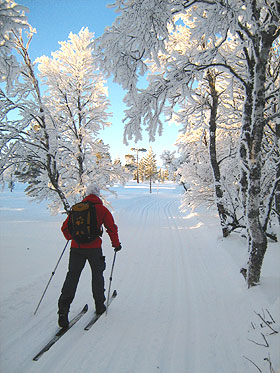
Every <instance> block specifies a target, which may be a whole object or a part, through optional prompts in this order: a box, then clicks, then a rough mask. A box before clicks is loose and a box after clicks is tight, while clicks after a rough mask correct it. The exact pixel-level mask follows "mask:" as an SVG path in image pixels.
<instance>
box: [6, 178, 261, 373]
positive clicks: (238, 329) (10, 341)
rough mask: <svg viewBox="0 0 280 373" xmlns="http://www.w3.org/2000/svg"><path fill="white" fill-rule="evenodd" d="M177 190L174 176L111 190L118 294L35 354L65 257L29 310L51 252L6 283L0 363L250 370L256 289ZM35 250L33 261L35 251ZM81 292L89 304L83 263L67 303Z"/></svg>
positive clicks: (34, 367)
mask: <svg viewBox="0 0 280 373" xmlns="http://www.w3.org/2000/svg"><path fill="white" fill-rule="evenodd" d="M178 194H179V188H178V187H175V186H173V185H168V184H167V185H163V186H162V185H159V186H158V187H157V188H154V191H153V193H152V194H149V193H148V189H146V188H145V187H143V186H142V189H141V187H137V188H136V185H135V184H131V185H130V186H128V187H126V188H122V189H121V191H120V197H119V199H118V200H115V199H112V204H113V206H114V210H115V211H114V217H115V220H116V223H117V224H118V226H119V231H120V238H121V242H122V245H123V250H122V251H121V252H119V253H118V255H117V260H116V266H115V271H114V275H113V288H116V289H117V290H118V296H117V298H116V299H115V300H114V302H113V303H112V305H111V308H110V309H109V312H108V316H107V317H105V316H103V317H102V318H101V319H100V320H99V321H98V323H97V324H96V325H95V326H94V327H93V328H92V329H91V330H90V331H88V332H85V331H84V330H83V327H84V326H85V325H86V323H87V321H88V320H89V318H90V314H89V313H90V311H89V312H88V314H86V315H85V316H84V317H83V318H82V319H81V320H80V321H79V323H78V324H77V325H76V326H75V327H74V328H73V329H71V330H70V331H69V332H68V333H67V334H66V335H65V336H64V337H63V338H62V339H61V340H60V341H59V342H58V343H57V344H56V345H55V346H53V347H52V348H51V349H50V350H49V351H48V352H47V353H46V354H45V355H44V356H43V357H42V358H41V359H40V360H39V361H38V362H33V361H32V357H33V356H34V355H35V354H36V353H37V352H38V350H39V349H40V348H41V347H42V346H43V345H44V344H45V343H46V342H47V341H48V338H49V337H50V336H51V335H52V334H53V332H54V330H55V325H56V301H57V297H58V295H59V290H60V287H61V285H62V282H63V279H64V276H65V273H66V267H67V259H68V258H67V257H65V258H64V260H63V263H62V264H61V267H60V269H59V272H58V274H57V275H56V277H55V279H54V280H53V283H52V285H51V287H50V289H49V290H48V295H47V299H45V300H44V302H43V304H42V305H41V309H40V310H39V312H38V314H37V315H36V316H32V311H33V310H34V308H35V306H36V300H37V299H39V296H40V292H42V290H43V288H44V286H45V284H46V281H47V279H48V275H47V274H48V273H51V270H52V264H53V262H54V261H51V260H50V259H49V260H48V261H47V262H46V263H44V267H46V268H44V269H45V271H43V272H44V273H42V270H39V269H38V268H34V272H33V275H32V276H31V277H30V278H29V277H27V279H26V280H25V282H24V283H22V284H21V285H19V286H18V287H15V289H12V291H11V294H10V296H9V297H6V298H5V299H4V302H3V304H2V307H1V308H2V310H1V320H0V322H1V324H0V327H1V335H3V336H4V338H2V343H1V345H2V346H1V362H0V364H1V365H0V367H1V369H0V370H1V372H5V373H10V372H11V373H14V372H23V373H24V372H28V373H29V372H40V373H41V372H46V373H47V372H48V373H49V372H69V373H71V372H73V373H74V372H82V373H83V372H96V373H107V372H114V373H132V372H135V373H153V372H165V373H173V372H174V373H206V372H207V373H225V372H226V373H243V372H244V373H245V372H246V373H247V372H254V371H255V368H254V366H253V365H252V364H250V363H249V362H248V361H247V360H245V359H244V357H243V355H246V349H247V348H248V341H247V339H246V331H247V329H248V328H249V323H250V317H251V316H252V315H253V312H254V310H258V309H257V308H258V307H259V304H260V300H259V296H261V297H262V294H258V297H255V296H254V293H253V292H251V296H250V297H248V291H247V290H246V288H245V284H244V281H242V278H241V276H240V275H239V267H238V265H237V264H236V263H235V262H234V261H233V259H232V256H231V255H230V254H229V253H228V252H227V251H226V250H225V248H224V247H223V245H222V244H223V240H222V237H221V236H220V233H219V226H218V225H217V218H216V216H215V214H214V213H212V214H211V213H200V214H198V213H191V212H190V213H189V214H184V215H183V214H182V213H181V212H180V211H179V208H178V207H179V204H180V200H179V198H178ZM59 225H60V222H57V230H59ZM49 228H50V227H49ZM53 228H54V227H53V225H52V228H50V229H52V231H53V232H54V229H53ZM103 242H104V244H103V248H104V253H105V254H106V257H107V270H106V272H105V277H106V280H107V279H108V277H109V274H110V269H111V268H110V267H111V263H112V257H113V250H111V248H110V244H109V240H108V238H107V237H104V241H103ZM237 242H238V241H237ZM60 243H61V244H62V243H63V241H59V244H60ZM61 244H60V246H61V247H63V245H61ZM56 255H57V252H56ZM50 256H51V257H52V255H50ZM44 258H45V257H44ZM53 258H55V255H53ZM37 260H38V264H39V263H40V260H42V258H38V259H37ZM41 264H42V263H41ZM34 265H35V264H34ZM41 269H42V268H41ZM263 299H264V302H265V301H266V300H265V297H264V296H263ZM86 302H87V303H88V304H89V306H90V310H91V312H92V301H91V297H90V272H89V269H88V268H86V269H85V271H84V272H83V274H82V278H81V280H80V284H79V288H78V291H77V296H76V298H75V301H74V303H73V306H72V313H73V314H74V313H75V312H77V311H78V310H79V309H80V308H81V307H82V306H83V304H84V303H86ZM264 306H265V305H264ZM32 307H33V309H32ZM239 307H242V312H239V310H238V309H239Z"/></svg>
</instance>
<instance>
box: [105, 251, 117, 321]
mask: <svg viewBox="0 0 280 373" xmlns="http://www.w3.org/2000/svg"><path fill="white" fill-rule="evenodd" d="M116 255H117V252H116V251H115V254H114V259H113V264H112V269H111V275H110V283H109V290H108V295H107V306H106V316H107V313H108V307H109V299H110V292H111V284H112V279H113V270H114V266H115V261H116Z"/></svg>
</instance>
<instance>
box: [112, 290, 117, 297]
mask: <svg viewBox="0 0 280 373" xmlns="http://www.w3.org/2000/svg"><path fill="white" fill-rule="evenodd" d="M117 295H118V293H117V290H114V291H113V294H112V297H113V298H115V297H116V296H117Z"/></svg>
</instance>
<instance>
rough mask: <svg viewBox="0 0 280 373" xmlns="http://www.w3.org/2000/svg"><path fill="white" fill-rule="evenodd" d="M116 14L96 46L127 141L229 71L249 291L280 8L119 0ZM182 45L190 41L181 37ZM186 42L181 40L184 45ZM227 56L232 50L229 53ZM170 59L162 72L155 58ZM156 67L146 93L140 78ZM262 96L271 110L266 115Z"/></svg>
mask: <svg viewBox="0 0 280 373" xmlns="http://www.w3.org/2000/svg"><path fill="white" fill-rule="evenodd" d="M114 6H115V7H116V9H117V11H118V12H119V13H120V15H119V16H118V17H117V19H116V21H115V22H114V24H113V25H112V27H110V28H107V29H106V30H105V33H104V34H103V36H102V37H101V38H100V39H99V41H98V52H99V56H101V62H100V65H102V67H103V68H104V70H105V71H106V72H107V73H108V74H113V75H114V79H115V81H116V82H118V83H120V84H121V85H122V86H123V88H125V89H126V90H127V91H128V93H127V95H126V97H125V102H126V104H127V105H128V110H127V111H126V118H125V119H126V126H125V138H128V139H129V138H131V137H134V138H135V139H136V140H138V139H141V130H142V127H143V126H147V129H148V131H149V135H150V139H152V140H153V139H154V138H155V135H156V134H157V133H159V134H161V132H162V122H161V117H160V114H161V113H162V112H163V109H164V108H166V107H168V106H169V111H170V109H171V110H173V109H175V108H176V107H177V104H179V103H180V102H181V101H182V100H184V99H185V97H186V96H188V95H190V93H191V92H192V91H193V88H194V85H193V83H194V82H195V81H201V79H204V78H205V76H207V72H208V71H209V69H216V70H217V71H218V72H223V73H224V72H226V73H227V74H230V76H231V77H232V80H235V81H236V82H238V84H240V86H241V88H242V90H243V97H244V104H243V115H242V126H241V135H240V147H239V155H240V160H241V170H240V172H241V176H240V193H241V197H242V204H243V208H244V217H245V223H246V227H247V233H248V245H249V252H250V257H249V263H248V276H247V283H248V286H249V287H250V286H253V285H255V284H257V283H258V282H259V279H260V272H261V266H262V262H263V258H264V255H265V251H266V247H267V239H266V234H265V229H264V224H263V221H262V219H261V204H262V201H261V192H260V191H261V179H262V170H263V169H262V166H263V162H262V147H263V141H264V129H265V126H266V124H267V123H269V122H271V121H275V120H276V119H277V118H279V89H278V90H277V89H276V90H273V89H272V85H271V84H272V79H271V78H270V76H269V75H268V73H267V70H268V65H269V61H270V58H271V51H272V49H273V45H274V43H275V42H276V41H277V38H279V34H280V29H279V19H280V4H279V2H278V1H275V0H268V1H267V0H260V1H256V0H250V1H249V0H245V1H244V0H227V1H224V0H213V1H209V0H187V1H186V0H171V1H169V0H165V1H162V0H136V1H133V2H131V1H130V0H117V1H116V2H115V4H114ZM182 19H183V22H184V23H185V24H187V30H186V32H188V33H189V34H190V39H191V40H192V48H191V49H190V48H183V49H182V52H179V51H178V50H176V49H175V50H174V52H172V53H167V52H168V51H167V44H168V42H169V40H170V39H171V36H172V35H173V34H174V33H176V32H177V30H178V28H179V27H181V20H182ZM186 40H187V42H188V40H189V38H188V39H186ZM182 42H183V41H182ZM229 52H230V53H229ZM162 55H167V56H168V58H167V59H166V63H165V64H164V65H163V68H162V70H161V69H160V68H161V67H162V65H161V63H162V61H161V59H160V57H161V56H162ZM151 62H154V63H156V64H157V66H158V69H159V71H155V73H154V74H153V75H151V76H150V78H149V85H148V87H147V88H145V89H141V88H140V87H139V86H137V83H138V81H139V76H141V75H144V74H145V73H147V71H148V69H149V67H150V66H151ZM267 95H269V97H270V106H272V103H274V105H275V112H274V113H273V114H271V113H269V115H268V116H266V114H265V113H266V108H267V107H266V106H267Z"/></svg>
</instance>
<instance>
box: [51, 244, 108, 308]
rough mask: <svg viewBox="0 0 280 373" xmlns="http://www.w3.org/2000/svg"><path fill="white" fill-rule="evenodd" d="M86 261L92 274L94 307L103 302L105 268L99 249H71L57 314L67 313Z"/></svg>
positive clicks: (103, 258)
mask: <svg viewBox="0 0 280 373" xmlns="http://www.w3.org/2000/svg"><path fill="white" fill-rule="evenodd" d="M87 260H88V262H89V265H90V267H91V273H92V295H93V298H94V300H95V305H98V304H99V305H100V304H103V303H104V302H105V295H104V292H105V289H104V277H103V272H104V270H105V268H106V263H105V257H104V256H103V254H102V249H101V248H94V249H77V248H71V250H70V256H69V266H68V272H67V275H66V278H65V281H64V284H63V287H62V289H61V295H60V298H59V300H58V309H59V312H63V313H64V312H68V311H69V308H70V304H71V303H72V301H73V299H74V297H75V293H76V290H77V286H78V282H79V279H80V275H81V273H82V270H83V268H84V266H85V264H86V261H87Z"/></svg>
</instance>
